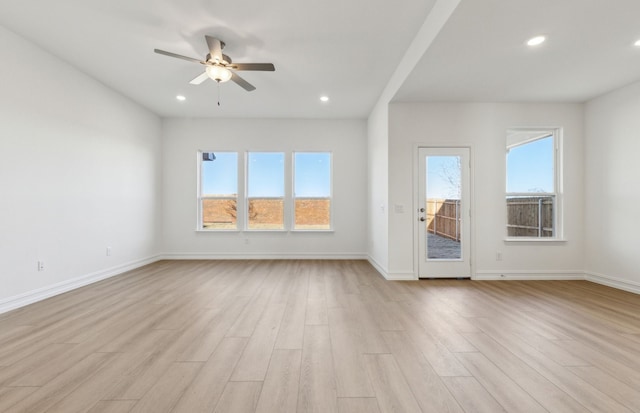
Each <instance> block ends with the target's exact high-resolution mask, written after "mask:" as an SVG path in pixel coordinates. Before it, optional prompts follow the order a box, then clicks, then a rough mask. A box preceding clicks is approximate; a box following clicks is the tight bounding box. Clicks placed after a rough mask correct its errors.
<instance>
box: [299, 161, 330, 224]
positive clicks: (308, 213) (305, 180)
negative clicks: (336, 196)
mask: <svg viewBox="0 0 640 413" xmlns="http://www.w3.org/2000/svg"><path fill="white" fill-rule="evenodd" d="M294 168H295V169H294V201H295V202H294V203H295V205H294V229H331V154H330V153H328V152H298V153H295V154H294Z"/></svg>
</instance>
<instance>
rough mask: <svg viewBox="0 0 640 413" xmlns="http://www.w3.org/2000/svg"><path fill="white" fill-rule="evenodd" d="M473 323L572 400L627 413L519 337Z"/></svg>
mask: <svg viewBox="0 0 640 413" xmlns="http://www.w3.org/2000/svg"><path fill="white" fill-rule="evenodd" d="M476 322H477V323H479V324H480V325H481V328H482V329H483V331H484V332H485V333H486V334H488V335H490V336H491V337H492V338H493V339H495V340H496V341H497V342H499V343H501V344H503V345H505V346H506V347H508V348H509V350H510V351H511V352H513V353H514V354H516V355H517V356H518V357H519V358H521V359H522V360H524V361H525V362H526V363H527V364H528V365H529V366H531V367H533V368H534V369H536V370H537V371H538V372H540V374H542V375H543V376H544V377H546V378H547V379H548V380H549V381H551V382H552V383H554V384H555V385H556V386H558V387H559V388H560V389H562V390H563V391H564V392H566V393H567V394H569V395H570V396H571V397H573V398H574V399H576V400H579V401H580V403H581V404H583V405H584V406H585V407H587V408H588V409H590V410H593V411H606V412H625V413H628V412H630V410H629V409H627V408H626V407H624V406H623V405H622V404H620V403H619V402H617V401H616V400H613V399H612V398H610V397H609V396H607V395H606V394H604V393H602V392H601V391H599V390H598V389H596V388H595V387H593V386H591V385H590V384H589V383H587V382H585V381H584V380H582V379H580V378H579V377H577V376H576V375H574V374H573V373H571V371H569V370H568V369H567V368H565V367H564V366H561V365H559V364H557V363H556V362H554V361H553V360H550V359H549V358H547V357H546V356H544V355H543V354H541V353H540V352H538V351H537V350H535V349H534V348H533V347H531V346H529V345H528V344H527V343H526V342H524V341H523V340H521V339H520V338H519V337H517V336H515V335H513V334H510V333H508V332H503V331H500V330H499V329H498V328H497V327H496V326H495V325H493V324H491V323H490V322H488V320H486V319H483V318H478V319H476Z"/></svg>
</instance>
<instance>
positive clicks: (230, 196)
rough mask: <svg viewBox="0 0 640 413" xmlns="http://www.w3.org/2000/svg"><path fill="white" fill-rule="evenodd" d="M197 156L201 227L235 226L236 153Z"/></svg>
mask: <svg viewBox="0 0 640 413" xmlns="http://www.w3.org/2000/svg"><path fill="white" fill-rule="evenodd" d="M201 155H202V158H201V168H200V171H201V177H202V178H201V185H202V186H201V188H200V194H201V211H202V217H201V218H202V229H214V230H215V229H227V230H228V229H237V227H238V224H237V205H238V204H237V198H238V154H237V153H236V152H203V153H202V154H201Z"/></svg>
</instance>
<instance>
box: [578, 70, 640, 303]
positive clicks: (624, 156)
mask: <svg viewBox="0 0 640 413" xmlns="http://www.w3.org/2000/svg"><path fill="white" fill-rule="evenodd" d="M585 129H586V157H585V159H586V162H585V164H586V165H587V168H585V177H586V185H585V200H586V202H585V214H586V219H585V228H586V240H587V241H586V248H585V270H586V272H587V278H588V279H590V280H593V281H597V282H601V283H605V284H609V285H612V286H615V287H618V288H623V289H627V290H631V291H635V292H637V293H640V270H639V269H640V254H639V252H640V249H639V246H640V219H639V218H638V205H640V164H639V163H638V153H640V83H635V84H633V85H630V86H627V87H625V88H622V89H619V90H616V91H614V92H611V93H609V94H607V95H604V96H601V97H599V98H597V99H594V100H592V101H590V102H588V103H587V105H586V127H585Z"/></svg>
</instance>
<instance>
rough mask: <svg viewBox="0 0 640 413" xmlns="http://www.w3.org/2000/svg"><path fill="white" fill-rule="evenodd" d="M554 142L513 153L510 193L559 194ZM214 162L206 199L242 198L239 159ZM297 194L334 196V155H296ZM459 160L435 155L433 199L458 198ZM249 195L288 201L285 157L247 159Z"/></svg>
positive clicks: (205, 166) (430, 170) (430, 171)
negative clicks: (556, 187)
mask: <svg viewBox="0 0 640 413" xmlns="http://www.w3.org/2000/svg"><path fill="white" fill-rule="evenodd" d="M553 153H554V151H553V137H548V138H544V139H539V140H537V141H534V142H530V143H527V144H524V145H521V146H516V147H514V148H512V149H510V150H509V152H508V153H507V177H508V179H507V185H506V190H507V192H531V191H535V192H554V184H553V176H554V172H553V168H554V159H553ZM215 156H216V159H215V160H214V161H205V162H202V176H203V194H211V195H233V194H237V193H238V166H237V165H238V154H237V153H235V152H215ZM294 158H295V159H294V168H295V174H294V176H295V178H294V180H295V182H294V194H295V196H298V197H311V198H313V197H329V196H331V154H330V153H327V152H297V153H295V155H294ZM456 158H457V157H455V156H429V157H428V160H427V197H428V198H442V199H444V198H453V199H455V198H458V195H457V194H458V188H457V187H456V186H455V185H454V184H451V183H450V182H449V180H450V179H451V180H454V181H459V179H460V170H459V166H458V165H457V162H456ZM247 162H248V171H247V174H248V176H247V178H248V179H247V181H248V196H249V197H283V196H284V191H285V182H284V181H285V180H284V176H285V175H284V167H285V154H284V153H282V152H249V154H248V156H247Z"/></svg>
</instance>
